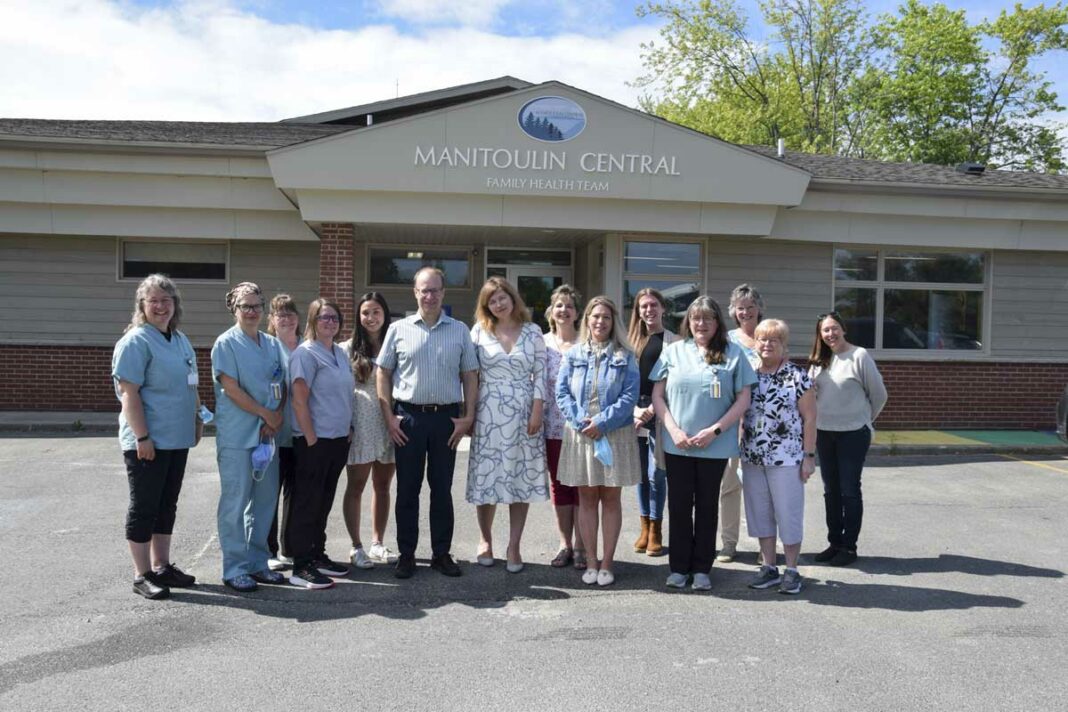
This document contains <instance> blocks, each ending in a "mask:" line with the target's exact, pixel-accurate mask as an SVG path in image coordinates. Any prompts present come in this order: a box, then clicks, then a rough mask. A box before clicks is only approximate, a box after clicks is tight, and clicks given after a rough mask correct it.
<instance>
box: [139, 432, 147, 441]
mask: <svg viewBox="0 0 1068 712" xmlns="http://www.w3.org/2000/svg"><path fill="white" fill-rule="evenodd" d="M148 438H149V434H148V433H145V434H144V435H142V436H141V437H139V438H137V442H139V443H143V442H144V441H146V440H148Z"/></svg>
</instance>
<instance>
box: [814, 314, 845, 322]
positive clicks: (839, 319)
mask: <svg viewBox="0 0 1068 712" xmlns="http://www.w3.org/2000/svg"><path fill="white" fill-rule="evenodd" d="M827 317H831V318H832V319H834V320H835V321H837V322H839V323H841V322H842V315H841V314H839V313H838V312H836V311H829V312H825V313H823V314H820V315H818V316H817V317H816V319H817V320H819V321H823V320H824V319H826V318H827Z"/></svg>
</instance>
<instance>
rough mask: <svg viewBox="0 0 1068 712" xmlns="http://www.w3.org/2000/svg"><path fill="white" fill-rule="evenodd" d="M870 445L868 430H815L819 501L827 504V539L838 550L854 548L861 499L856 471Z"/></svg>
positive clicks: (858, 475) (869, 432) (859, 519)
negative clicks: (821, 479)
mask: <svg viewBox="0 0 1068 712" xmlns="http://www.w3.org/2000/svg"><path fill="white" fill-rule="evenodd" d="M870 446H871V430H870V429H869V428H868V427H867V426H864V427H862V428H858V429H857V430H848V431H845V432H837V431H834V430H818V431H816V450H817V451H818V452H819V455H820V477H822V478H823V503H824V505H825V506H826V507H827V541H828V542H830V544H831V546H835V547H838V548H840V549H849V550H851V551H852V550H856V548H857V538H858V537H860V523H861V520H862V519H863V518H864V500H863V498H862V497H861V494H860V473H861V471H862V470H863V469H864V458H865V457H867V455H868V448H869V447H870Z"/></svg>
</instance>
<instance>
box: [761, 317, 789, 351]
mask: <svg viewBox="0 0 1068 712" xmlns="http://www.w3.org/2000/svg"><path fill="white" fill-rule="evenodd" d="M753 336H754V337H756V338H758V339H759V338H762V337H771V338H774V339H778V340H779V341H781V342H782V346H783V348H784V349H785V348H786V346H787V345H788V344H789V343H790V327H789V326H787V325H786V322H785V321H783V320H782V319H765V320H764V321H762V322H760V323H759V324H757V327H756V331H754V332H753Z"/></svg>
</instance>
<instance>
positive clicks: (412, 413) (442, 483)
mask: <svg viewBox="0 0 1068 712" xmlns="http://www.w3.org/2000/svg"><path fill="white" fill-rule="evenodd" d="M394 410H395V412H396V413H397V415H400V416H402V419H401V429H402V430H404V434H405V435H407V436H408V442H406V443H405V444H404V445H401V446H400V447H397V448H395V450H394V452H395V453H396V460H397V503H396V505H395V506H394V514H395V519H396V521H397V550H398V551H399V552H400V553H401V554H402V555H410V556H414V555H415V549H416V547H417V546H418V545H419V492H420V491H421V490H422V488H423V473H424V471H425V473H426V479H427V482H428V483H429V485H430V547H431V551H432V552H433V555H434V556H441V555H442V554H448V553H449V550H450V549H451V548H452V530H453V511H452V472H453V468H454V467H455V466H456V451H455V450H453V449H452V448H451V447H449V438H450V437H452V431H453V423H452V419H453V418H458V417H460V406H459V405H458V404H456V405H450V406H444V407H442V408H441V409H439V410H437V411H430V412H427V411H421V410H419V409H418V408H414V407H406V404H404V403H397V404H396V405H395V407H394Z"/></svg>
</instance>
